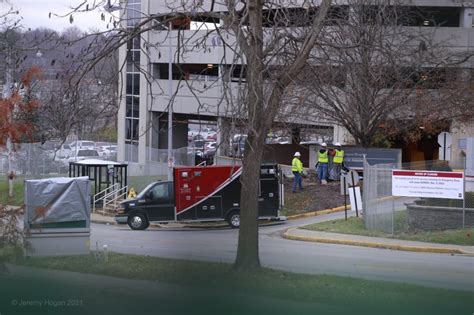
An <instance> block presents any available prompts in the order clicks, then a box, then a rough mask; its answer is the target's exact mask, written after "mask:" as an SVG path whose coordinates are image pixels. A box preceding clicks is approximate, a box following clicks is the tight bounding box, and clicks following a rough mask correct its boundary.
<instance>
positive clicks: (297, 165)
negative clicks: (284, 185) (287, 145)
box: [291, 157, 303, 173]
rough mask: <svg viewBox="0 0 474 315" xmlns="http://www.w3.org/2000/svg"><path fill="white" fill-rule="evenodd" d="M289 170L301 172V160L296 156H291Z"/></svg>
mask: <svg viewBox="0 0 474 315" xmlns="http://www.w3.org/2000/svg"><path fill="white" fill-rule="evenodd" d="M291 171H292V172H298V173H301V172H302V171H303V162H301V161H300V159H298V158H296V157H295V158H293V161H292V162H291Z"/></svg>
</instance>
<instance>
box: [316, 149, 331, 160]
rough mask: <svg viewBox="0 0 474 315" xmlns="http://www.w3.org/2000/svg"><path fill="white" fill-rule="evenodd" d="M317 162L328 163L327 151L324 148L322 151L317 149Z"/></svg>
mask: <svg viewBox="0 0 474 315" xmlns="http://www.w3.org/2000/svg"><path fill="white" fill-rule="evenodd" d="M318 162H319V163H328V162H329V158H328V151H327V150H325V151H324V153H321V152H320V151H318Z"/></svg>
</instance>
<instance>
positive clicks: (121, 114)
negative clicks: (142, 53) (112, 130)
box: [117, 47, 127, 162]
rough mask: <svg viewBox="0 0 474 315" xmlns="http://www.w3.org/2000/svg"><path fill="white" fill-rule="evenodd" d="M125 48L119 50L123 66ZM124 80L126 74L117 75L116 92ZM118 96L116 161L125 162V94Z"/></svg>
mask: <svg viewBox="0 0 474 315" xmlns="http://www.w3.org/2000/svg"><path fill="white" fill-rule="evenodd" d="M126 52H127V49H126V47H122V48H120V49H119V56H118V60H119V64H123V63H124V62H125V58H126ZM125 80H126V74H125V73H122V74H120V75H119V80H118V90H119V91H122V87H124V82H125ZM121 94H122V95H119V96H120V98H118V99H117V102H118V103H119V109H118V113H117V161H119V162H125V156H126V154H125V110H126V104H125V93H121Z"/></svg>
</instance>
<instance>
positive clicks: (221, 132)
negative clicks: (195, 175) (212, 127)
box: [216, 117, 232, 156]
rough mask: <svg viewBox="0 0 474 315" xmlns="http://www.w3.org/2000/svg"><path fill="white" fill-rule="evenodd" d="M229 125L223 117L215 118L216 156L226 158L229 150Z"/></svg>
mask: <svg viewBox="0 0 474 315" xmlns="http://www.w3.org/2000/svg"><path fill="white" fill-rule="evenodd" d="M231 129H232V128H231V124H230V122H229V120H228V119H227V118H225V117H219V118H217V145H218V147H217V153H216V154H217V155H219V156H227V155H228V153H229V150H230V144H229V140H230V137H231Z"/></svg>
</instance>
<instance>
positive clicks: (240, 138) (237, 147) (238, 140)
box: [230, 134, 247, 157]
mask: <svg viewBox="0 0 474 315" xmlns="http://www.w3.org/2000/svg"><path fill="white" fill-rule="evenodd" d="M246 140H247V135H241V134H238V135H235V136H234V137H233V138H232V141H231V144H230V148H231V156H234V157H242V156H243V155H244V151H245V141H246Z"/></svg>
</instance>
